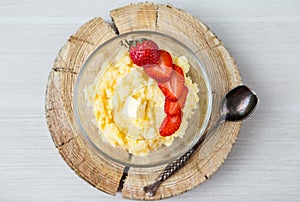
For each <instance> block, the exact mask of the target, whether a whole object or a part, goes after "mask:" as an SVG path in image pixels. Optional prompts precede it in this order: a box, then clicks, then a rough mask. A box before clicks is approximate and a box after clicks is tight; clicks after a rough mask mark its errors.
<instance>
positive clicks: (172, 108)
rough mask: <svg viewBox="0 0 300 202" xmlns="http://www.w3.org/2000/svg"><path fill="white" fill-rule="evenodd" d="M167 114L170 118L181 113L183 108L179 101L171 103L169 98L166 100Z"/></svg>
mask: <svg viewBox="0 0 300 202" xmlns="http://www.w3.org/2000/svg"><path fill="white" fill-rule="evenodd" d="M164 110H165V113H166V114H167V115H170V116H174V115H177V114H178V113H181V107H180V104H179V102H178V101H175V102H173V101H171V100H169V99H168V98H166V99H165V107H164Z"/></svg>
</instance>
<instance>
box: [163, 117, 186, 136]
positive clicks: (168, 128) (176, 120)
mask: <svg viewBox="0 0 300 202" xmlns="http://www.w3.org/2000/svg"><path fill="white" fill-rule="evenodd" d="M181 116H182V114H181V113H178V114H177V115H175V116H169V115H167V116H166V117H165V119H164V120H163V122H162V123H161V125H160V127H159V134H160V135H161V136H170V135H172V134H173V133H175V132H176V131H177V130H178V129H179V127H180V124H181V118H182V117H181Z"/></svg>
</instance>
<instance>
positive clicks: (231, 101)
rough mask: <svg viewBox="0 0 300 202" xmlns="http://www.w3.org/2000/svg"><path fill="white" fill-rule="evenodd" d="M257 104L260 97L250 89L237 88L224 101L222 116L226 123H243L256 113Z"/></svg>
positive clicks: (242, 86) (244, 87) (245, 87)
mask: <svg viewBox="0 0 300 202" xmlns="http://www.w3.org/2000/svg"><path fill="white" fill-rule="evenodd" d="M257 103H258V97H257V96H256V94H255V93H254V92H253V91H252V90H251V89H250V88H249V87H247V86H245V85H241V86H237V87H236V88H234V89H232V90H231V91H229V92H228V93H227V94H226V96H225V98H224V99H223V102H222V105H221V116H222V117H223V116H225V117H223V118H224V119H225V120H226V121H242V120H244V119H246V118H248V117H249V116H250V115H251V114H252V113H253V112H254V109H255V107H256V106H257Z"/></svg>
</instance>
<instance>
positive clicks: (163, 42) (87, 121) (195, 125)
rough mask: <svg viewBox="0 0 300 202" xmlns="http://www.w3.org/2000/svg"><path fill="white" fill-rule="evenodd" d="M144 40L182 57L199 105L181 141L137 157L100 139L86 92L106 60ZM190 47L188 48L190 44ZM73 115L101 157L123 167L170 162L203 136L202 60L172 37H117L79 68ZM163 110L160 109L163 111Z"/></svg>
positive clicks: (206, 113) (205, 84)
mask: <svg viewBox="0 0 300 202" xmlns="http://www.w3.org/2000/svg"><path fill="white" fill-rule="evenodd" d="M140 38H147V39H151V40H153V41H155V42H156V43H157V44H158V46H159V48H160V49H163V50H170V51H172V55H176V56H185V57H186V58H187V60H188V62H189V64H190V66H191V67H190V71H189V72H188V73H187V75H188V76H189V77H190V78H191V79H192V81H193V82H194V83H197V85H198V88H199V92H198V97H199V99H200V100H199V102H198V103H197V108H196V110H195V112H194V114H193V115H192V117H191V118H190V119H189V120H188V127H187V129H186V131H185V134H184V136H183V137H182V138H180V137H176V138H175V140H174V142H173V144H172V145H170V146H162V147H161V148H159V149H157V150H155V151H151V152H150V153H149V155H148V156H136V155H132V154H130V153H129V152H127V151H125V150H123V149H121V148H119V147H113V146H111V145H109V144H108V143H107V142H106V141H105V140H104V139H103V138H102V137H101V134H100V132H99V131H98V128H97V127H96V125H95V121H94V119H95V118H94V114H93V111H92V108H91V106H88V104H87V100H86V97H85V93H84V91H85V89H86V87H87V86H90V85H92V84H93V83H94V81H95V78H96V77H97V75H98V73H99V71H101V68H103V65H104V64H107V63H108V61H114V60H115V59H116V58H115V57H116V55H119V54H120V53H122V52H125V51H128V48H126V47H125V46H123V45H122V44H124V42H125V41H126V40H127V41H130V40H137V39H140ZM189 46H190V45H189ZM73 104H74V112H75V117H76V121H77V123H78V125H79V127H80V129H81V131H82V134H83V135H84V138H86V139H87V140H88V143H89V144H90V145H91V146H92V148H93V149H94V150H95V151H96V152H97V153H100V155H103V156H105V157H106V158H109V159H110V160H113V161H114V162H116V163H119V164H121V165H124V166H131V167H145V168H147V167H154V166H160V165H163V164H166V163H169V162H171V161H173V160H175V159H176V158H178V157H180V156H181V155H183V154H184V153H185V152H187V151H188V150H189V149H191V148H192V147H193V146H194V145H195V143H196V142H197V141H198V140H199V138H200V137H201V136H202V135H203V133H204V131H205V129H206V127H207V124H208V121H209V118H210V115H211V106H212V92H211V87H210V82H209V79H208V76H207V74H206V71H205V68H204V67H203V65H202V64H201V61H200V60H199V59H198V58H197V57H196V56H195V55H194V53H193V52H192V51H191V49H190V48H188V47H187V46H186V45H184V44H183V43H182V42H180V41H178V40H176V39H174V38H172V37H171V36H168V35H165V34H161V33H158V32H153V31H135V32H129V33H125V34H120V35H118V36H116V37H114V38H112V39H110V40H108V41H106V42H105V43H103V44H102V45H100V46H99V47H98V48H97V49H96V50H95V51H94V52H93V53H92V54H91V55H90V57H89V58H88V59H87V61H86V62H85V63H84V65H83V67H82V68H81V70H80V72H79V75H78V78H77V81H76V86H75V90H74V103H73ZM162 110H163V109H162Z"/></svg>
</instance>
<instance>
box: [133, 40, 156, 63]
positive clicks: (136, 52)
mask: <svg viewBox="0 0 300 202" xmlns="http://www.w3.org/2000/svg"><path fill="white" fill-rule="evenodd" d="M130 44H131V45H130V49H129V55H130V58H131V60H132V62H133V63H134V64H136V65H138V66H143V65H147V64H157V63H158V61H159V58H160V54H159V48H158V45H157V44H156V43H155V42H154V41H152V40H150V39H140V40H136V41H132V42H131V43H130Z"/></svg>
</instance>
